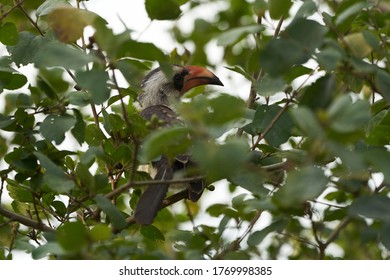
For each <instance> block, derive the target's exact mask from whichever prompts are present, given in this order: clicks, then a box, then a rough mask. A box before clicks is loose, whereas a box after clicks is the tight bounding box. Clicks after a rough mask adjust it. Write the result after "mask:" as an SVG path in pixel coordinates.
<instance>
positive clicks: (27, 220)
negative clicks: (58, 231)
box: [0, 207, 55, 232]
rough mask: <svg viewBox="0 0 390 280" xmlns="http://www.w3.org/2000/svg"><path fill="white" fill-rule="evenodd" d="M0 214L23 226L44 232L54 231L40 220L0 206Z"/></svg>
mask: <svg viewBox="0 0 390 280" xmlns="http://www.w3.org/2000/svg"><path fill="white" fill-rule="evenodd" d="M0 215H2V216H4V217H7V218H9V219H11V220H13V221H17V222H19V223H21V224H23V225H25V226H28V227H31V228H34V229H36V230H41V231H46V232H55V230H54V229H53V228H51V227H48V226H47V225H45V224H43V223H42V222H37V221H35V220H33V219H30V218H28V217H26V216H22V215H19V214H17V213H15V212H12V211H9V210H7V209H5V208H3V207H0Z"/></svg>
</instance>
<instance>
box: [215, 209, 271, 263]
mask: <svg viewBox="0 0 390 280" xmlns="http://www.w3.org/2000/svg"><path fill="white" fill-rule="evenodd" d="M262 213H263V211H262V210H258V211H257V212H256V215H255V217H253V219H252V220H251V221H250V223H249V225H248V227H247V229H246V230H245V232H244V234H242V235H241V236H240V237H238V238H237V239H236V240H234V241H233V242H232V243H231V244H230V245H229V246H228V247H227V248H226V249H224V250H223V251H222V252H221V253H219V254H218V255H216V256H215V259H223V257H224V255H225V254H226V253H228V252H234V251H237V250H238V249H239V248H240V245H241V242H242V241H243V240H244V239H245V238H246V237H247V236H248V234H249V233H251V231H252V229H253V227H254V226H255V224H256V223H257V221H258V220H259V219H260V217H261V214H262Z"/></svg>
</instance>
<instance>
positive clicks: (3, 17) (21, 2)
mask: <svg viewBox="0 0 390 280" xmlns="http://www.w3.org/2000/svg"><path fill="white" fill-rule="evenodd" d="M24 1H25V0H19V1H18V2H16V3H15V4H14V6H12V7H11V8H10V9H9V10H8V11H6V12H4V13H3V14H2V15H1V17H0V21H2V20H3V19H5V18H6V17H7V16H8V15H9V14H10V13H12V11H13V10H15V9H16V8H19V7H20V6H21V5H22V4H23V3H24Z"/></svg>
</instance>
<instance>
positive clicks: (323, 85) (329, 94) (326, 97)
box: [299, 75, 336, 111]
mask: <svg viewBox="0 0 390 280" xmlns="http://www.w3.org/2000/svg"><path fill="white" fill-rule="evenodd" d="M335 92H336V79H335V76H334V75H325V76H323V77H321V78H319V79H317V80H316V81H315V82H314V83H313V84H311V85H310V86H308V87H307V88H305V90H304V91H303V93H302V97H301V99H300V102H299V104H300V105H304V106H307V107H308V108H311V109H312V110H313V111H315V110H318V109H325V108H328V106H329V105H330V104H331V102H332V100H333V97H334V95H335Z"/></svg>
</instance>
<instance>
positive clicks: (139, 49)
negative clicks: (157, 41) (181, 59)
mask: <svg viewBox="0 0 390 280" xmlns="http://www.w3.org/2000/svg"><path fill="white" fill-rule="evenodd" d="M117 57H120V58H123V57H132V58H137V59H145V60H151V61H165V62H168V61H169V60H168V57H167V56H166V55H165V54H164V53H163V52H162V51H161V50H160V49H159V48H158V47H156V46H155V45H154V44H152V43H143V42H137V41H134V40H127V41H126V42H124V43H123V44H121V45H120V46H119V47H118V51H117Z"/></svg>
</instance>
